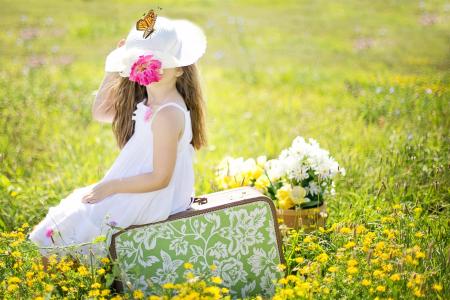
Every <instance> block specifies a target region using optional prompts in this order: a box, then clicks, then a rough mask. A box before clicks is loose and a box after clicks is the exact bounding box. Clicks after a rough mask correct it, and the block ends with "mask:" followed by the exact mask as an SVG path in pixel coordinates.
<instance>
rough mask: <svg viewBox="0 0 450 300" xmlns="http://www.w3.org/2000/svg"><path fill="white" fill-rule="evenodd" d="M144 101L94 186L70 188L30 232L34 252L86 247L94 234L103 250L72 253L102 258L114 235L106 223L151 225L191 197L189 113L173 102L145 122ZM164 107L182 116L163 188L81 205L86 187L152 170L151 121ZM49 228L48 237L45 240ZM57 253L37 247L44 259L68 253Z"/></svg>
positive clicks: (94, 247)
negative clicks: (172, 162)
mask: <svg viewBox="0 0 450 300" xmlns="http://www.w3.org/2000/svg"><path fill="white" fill-rule="evenodd" d="M146 99H147V98H144V100H142V101H141V102H139V103H138V104H137V108H136V109H135V110H134V112H133V116H132V119H133V120H135V130H134V133H133V135H132V136H131V138H130V139H129V140H128V141H127V143H126V144H125V146H124V147H123V148H122V149H121V152H120V153H119V155H118V157H117V158H116V160H115V161H114V163H113V165H112V166H111V167H110V168H109V170H108V171H107V172H106V174H105V175H104V177H103V178H102V179H101V180H100V181H99V182H97V183H94V184H91V185H88V186H85V187H81V188H77V189H75V190H74V191H73V192H72V193H71V194H69V195H68V196H67V197H65V198H64V199H62V200H61V202H60V203H59V204H58V205H55V206H52V207H50V208H49V210H48V213H47V215H46V216H45V218H44V219H43V220H42V221H41V222H40V223H39V224H37V225H36V226H35V227H34V228H33V230H32V232H31V233H30V235H29V237H28V238H29V239H30V240H32V241H33V242H35V243H36V244H37V245H38V246H39V247H42V246H43V247H52V246H53V245H58V246H64V245H73V244H80V243H86V242H91V241H92V240H93V239H94V238H95V237H97V236H99V235H105V236H106V238H107V240H106V247H105V244H103V243H104V242H102V243H100V244H86V245H82V246H77V247H76V252H77V253H81V254H88V253H89V249H91V250H92V252H93V253H94V254H95V255H96V256H98V257H105V256H107V255H108V253H107V251H108V247H109V244H110V238H111V235H112V234H113V233H114V232H116V231H118V230H119V229H117V228H112V227H111V226H108V225H107V224H106V223H110V222H111V224H113V225H115V226H117V227H120V228H126V227H128V226H130V225H138V224H146V223H153V222H157V221H161V220H165V219H167V218H168V217H169V215H172V214H174V213H177V212H180V211H183V210H186V209H188V208H189V207H190V205H191V203H192V201H191V197H193V196H194V166H193V162H194V159H195V149H194V147H193V146H192V144H191V143H190V142H191V140H192V126H191V117H190V111H189V110H185V109H184V108H183V107H181V106H180V105H178V104H177V103H175V102H168V103H165V104H164V105H162V106H161V107H159V108H157V109H156V110H155V111H154V112H153V114H152V115H151V117H150V118H149V119H148V120H145V118H144V115H145V112H146V111H147V110H148V109H150V107H148V106H147V105H145V104H144V103H145V101H146ZM168 105H174V106H175V107H178V108H180V109H181V110H182V111H183V112H184V113H185V114H184V115H185V123H184V125H185V126H184V130H183V135H182V137H181V138H180V139H179V141H178V150H177V158H176V164H175V168H174V171H173V175H172V178H171V180H170V183H169V185H168V186H167V187H165V188H163V189H160V190H156V191H151V192H148V193H120V194H114V195H111V196H108V197H106V198H104V199H103V200H102V201H100V202H97V203H92V204H91V203H83V202H81V198H82V196H83V195H84V192H85V191H86V190H87V189H88V188H89V187H91V186H94V185H96V184H99V183H100V182H103V181H107V180H111V179H116V178H123V177H129V176H134V175H138V174H141V173H146V172H151V171H152V170H153V136H152V130H151V122H152V120H153V119H154V117H155V115H156V114H157V113H158V111H159V110H161V109H162V108H163V107H165V106H168ZM52 229H53V230H54V234H53V235H52V236H51V237H50V235H49V234H50V232H51V230H52ZM58 233H59V234H58ZM52 238H53V241H52ZM60 250H61V249H54V248H49V249H45V248H39V251H40V252H41V254H42V255H44V256H48V255H49V254H51V253H58V254H62V253H64V254H66V253H70V252H69V250H68V249H65V250H63V251H62V252H61V251H60Z"/></svg>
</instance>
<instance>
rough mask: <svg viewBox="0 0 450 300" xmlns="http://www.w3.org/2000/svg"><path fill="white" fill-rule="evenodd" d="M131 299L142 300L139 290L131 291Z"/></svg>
mask: <svg viewBox="0 0 450 300" xmlns="http://www.w3.org/2000/svg"><path fill="white" fill-rule="evenodd" d="M133 297H134V298H135V299H143V298H144V293H143V292H142V291H141V290H139V289H138V290H134V291H133Z"/></svg>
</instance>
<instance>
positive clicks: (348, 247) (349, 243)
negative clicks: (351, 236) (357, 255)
mask: <svg viewBox="0 0 450 300" xmlns="http://www.w3.org/2000/svg"><path fill="white" fill-rule="evenodd" d="M355 246H356V243H355V242H353V241H350V242H348V243H347V244H345V245H344V247H345V248H346V249H350V248H353V247H355Z"/></svg>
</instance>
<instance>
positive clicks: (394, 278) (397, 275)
mask: <svg viewBox="0 0 450 300" xmlns="http://www.w3.org/2000/svg"><path fill="white" fill-rule="evenodd" d="M389 278H390V279H391V280H392V281H399V280H400V279H401V276H400V274H399V273H395V274H392V275H391V277H389Z"/></svg>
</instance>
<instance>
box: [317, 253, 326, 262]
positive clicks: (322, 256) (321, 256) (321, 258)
mask: <svg viewBox="0 0 450 300" xmlns="http://www.w3.org/2000/svg"><path fill="white" fill-rule="evenodd" d="M316 260H317V261H319V262H321V263H325V262H327V261H328V255H327V254H326V253H325V252H322V253H321V254H319V255H317V256H316Z"/></svg>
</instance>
